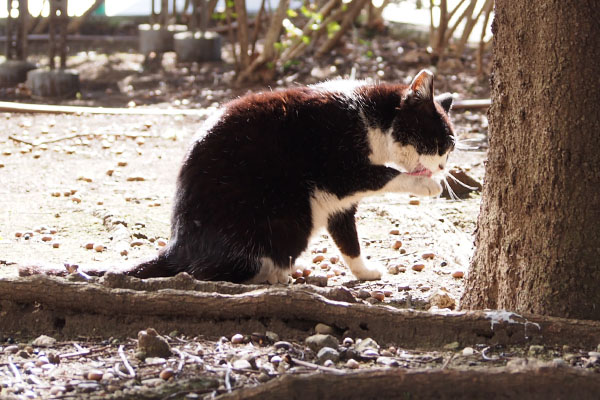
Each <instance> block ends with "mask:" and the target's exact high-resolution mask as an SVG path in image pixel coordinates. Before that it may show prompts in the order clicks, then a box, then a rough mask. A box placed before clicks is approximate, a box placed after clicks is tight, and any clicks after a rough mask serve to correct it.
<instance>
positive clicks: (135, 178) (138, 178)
mask: <svg viewBox="0 0 600 400" xmlns="http://www.w3.org/2000/svg"><path fill="white" fill-rule="evenodd" d="M145 180H146V178H144V177H143V176H128V177H127V182H143V181H145Z"/></svg>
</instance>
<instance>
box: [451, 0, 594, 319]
mask: <svg viewBox="0 0 600 400" xmlns="http://www.w3.org/2000/svg"><path fill="white" fill-rule="evenodd" d="M599 20H600V7H598V4H597V2H596V1H591V0H586V1H581V0H561V1H557V0H543V1H542V0H541V1H535V2H517V1H508V0H496V18H495V21H494V24H493V30H494V64H493V70H494V73H493V78H492V106H491V108H490V111H489V115H490V133H489V139H490V148H489V154H488V158H489V159H488V163H487V169H486V177H485V186H484V191H483V202H482V205H481V213H480V216H479V221H478V232H477V237H476V250H475V254H474V256H473V259H472V262H471V268H470V273H469V276H468V280H467V283H466V290H465V294H464V296H463V299H462V307H463V308H466V309H482V308H494V309H497V308H500V309H509V310H514V311H516V312H533V313H536V314H543V315H554V316H562V317H569V318H579V319H595V320H600V223H599V222H600V190H598V184H599V183H600V141H599V139H598V127H599V126H600V118H599V116H600V113H599V112H598V104H600V91H599V90H598V83H599V81H598V77H599V76H600V63H599V62H598V60H597V58H596V57H594V56H592V53H594V54H595V53H597V50H598V49H600V24H598V21H599Z"/></svg>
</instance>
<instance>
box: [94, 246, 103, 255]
mask: <svg viewBox="0 0 600 400" xmlns="http://www.w3.org/2000/svg"><path fill="white" fill-rule="evenodd" d="M94 250H95V251H96V252H98V253H102V252H103V251H104V245H103V244H97V245H95V246H94Z"/></svg>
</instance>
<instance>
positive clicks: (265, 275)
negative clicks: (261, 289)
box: [245, 257, 291, 285]
mask: <svg viewBox="0 0 600 400" xmlns="http://www.w3.org/2000/svg"><path fill="white" fill-rule="evenodd" d="M259 263H260V264H261V266H260V269H259V271H258V273H257V274H256V275H255V276H254V277H252V278H251V279H249V280H248V281H247V282H245V283H270V284H271V285H275V284H277V283H283V284H288V283H289V282H290V272H291V271H290V269H289V267H282V266H279V265H277V264H275V262H274V261H273V260H272V259H271V258H270V257H262V258H260V260H259Z"/></svg>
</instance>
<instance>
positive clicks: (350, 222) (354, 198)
mask: <svg viewBox="0 0 600 400" xmlns="http://www.w3.org/2000/svg"><path fill="white" fill-rule="evenodd" d="M451 106H452V96H451V95H450V94H444V95H441V96H438V97H434V95H433V74H432V73H431V72H430V71H427V70H422V71H421V72H419V73H418V74H417V75H416V77H415V78H414V79H413V80H412V82H411V83H410V85H403V84H391V83H374V84H369V83H367V82H365V81H351V80H342V79H340V80H333V81H329V82H325V83H321V84H317V85H313V86H308V87H297V88H291V89H286V90H276V91H270V92H264V93H252V94H248V95H246V96H243V97H241V98H238V99H236V100H233V101H231V102H229V103H227V104H225V105H224V106H223V107H222V108H221V110H220V112H219V113H218V114H216V115H215V116H214V117H212V118H210V119H209V120H207V122H206V123H205V125H204V127H203V129H202V132H201V134H200V135H199V137H198V138H197V140H195V141H194V142H193V144H192V146H191V148H190V149H189V151H188V153H187V155H186V157H185V159H184V161H183V165H182V167H181V170H180V172H179V176H178V179H177V189H176V194H175V199H174V207H173V212H172V218H171V240H170V242H169V244H168V246H167V247H166V248H165V249H163V251H161V252H160V253H159V254H158V256H157V257H156V258H155V259H153V260H151V261H148V262H144V263H141V264H140V265H138V266H137V267H136V268H134V269H133V270H131V271H129V272H128V273H127V274H128V275H131V276H135V277H139V278H152V277H164V276H172V275H175V274H177V273H179V272H183V271H185V272H187V273H189V274H191V275H192V276H194V277H195V278H197V279H200V280H219V281H231V282H236V283H267V282H268V283H271V284H276V283H288V282H289V279H290V278H289V274H290V272H291V271H290V266H291V265H293V264H294V262H295V260H296V258H297V257H298V256H299V255H300V253H301V252H302V251H303V250H305V249H306V247H307V246H308V243H309V240H310V238H311V237H312V236H314V235H315V234H316V233H317V232H319V231H320V230H321V229H322V228H326V229H327V231H328V232H329V234H330V236H331V237H332V238H333V240H334V242H335V243H336V245H337V246H338V248H339V250H340V253H341V254H342V257H343V259H344V261H345V263H346V264H347V265H348V267H349V268H350V270H351V271H352V273H353V274H354V276H355V277H356V278H358V279H360V280H375V279H379V278H381V275H382V272H381V270H379V269H378V268H377V267H374V266H368V265H367V264H366V263H365V261H364V260H363V258H362V257H361V250H360V245H359V240H358V236H357V233H356V224H355V220H354V214H355V213H356V209H357V205H358V203H359V201H360V200H361V199H362V198H364V197H367V196H373V195H377V194H381V193H385V192H396V193H399V192H405V193H411V194H415V195H420V196H437V195H439V194H440V192H441V186H440V184H439V183H438V182H437V181H436V180H434V179H433V178H432V175H433V174H435V173H438V172H440V171H443V170H444V169H445V167H446V163H447V160H448V154H449V153H450V152H451V151H452V150H453V148H454V143H455V136H454V133H453V127H452V123H451V122H450V119H449V115H448V114H449V111H450V108H451ZM402 171H404V172H402Z"/></svg>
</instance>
